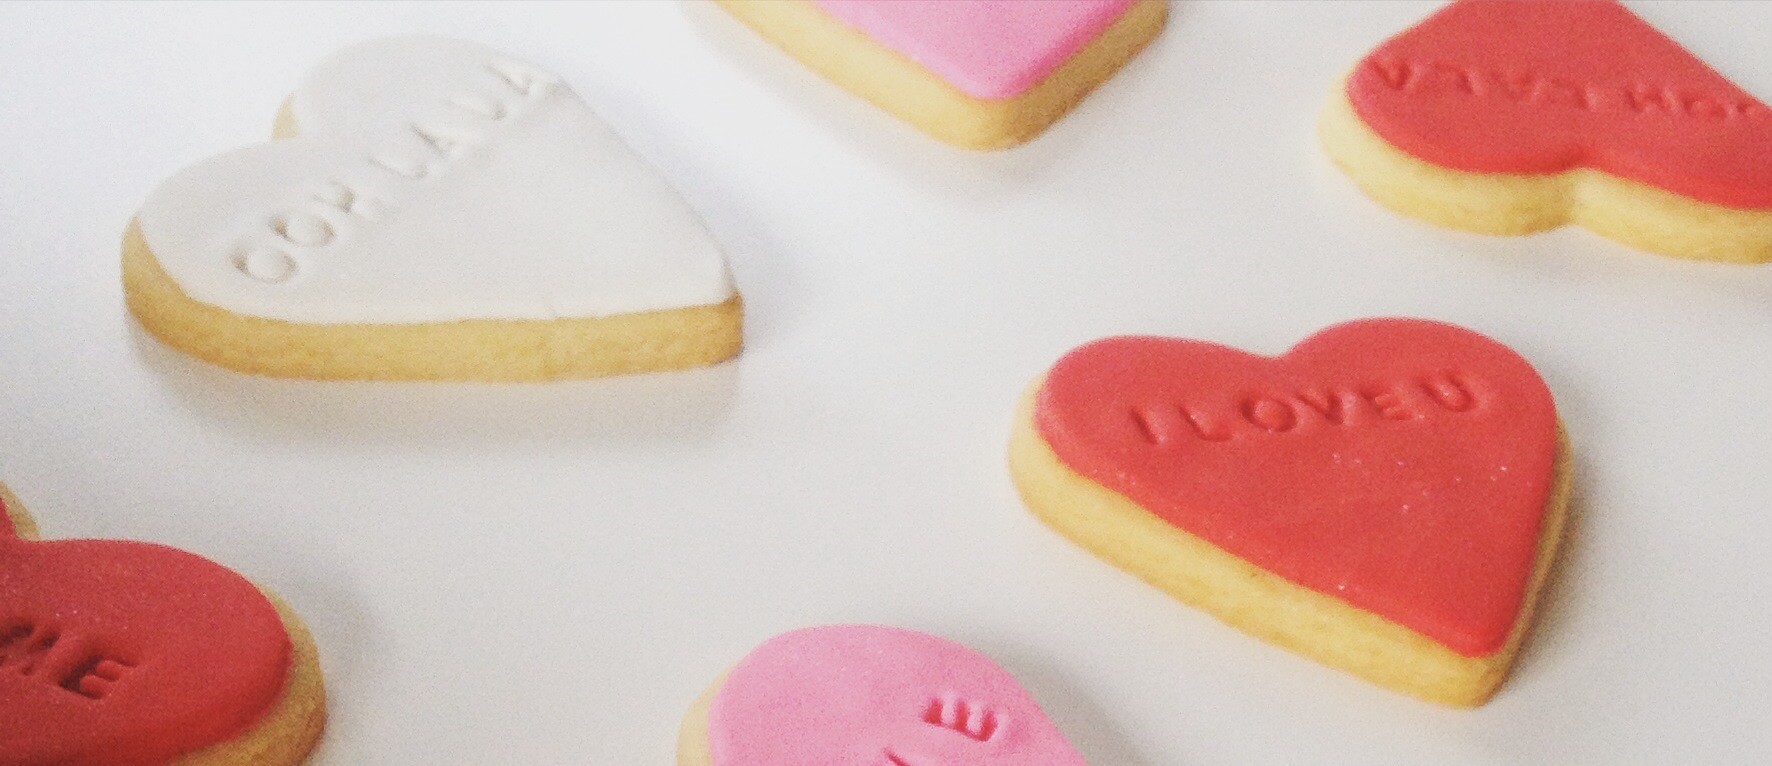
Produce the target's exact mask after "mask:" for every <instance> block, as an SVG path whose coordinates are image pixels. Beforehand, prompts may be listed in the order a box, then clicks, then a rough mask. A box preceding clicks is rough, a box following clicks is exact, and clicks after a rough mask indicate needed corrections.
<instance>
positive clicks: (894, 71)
mask: <svg viewBox="0 0 1772 766" xmlns="http://www.w3.org/2000/svg"><path fill="white" fill-rule="evenodd" d="M716 2H718V3H719V4H720V5H721V6H722V7H724V8H725V9H726V10H727V11H728V12H730V13H731V14H732V15H733V16H736V17H737V18H738V19H739V20H740V21H743V22H744V23H746V24H748V25H750V26H751V27H752V28H754V29H756V30H757V32H758V33H760V34H762V35H763V37H765V38H767V39H769V40H770V41H772V42H774V43H775V44H776V45H777V46H779V47H781V48H782V50H785V51H787V52H788V54H789V55H791V56H793V57H794V58H796V59H799V60H800V61H801V62H802V63H804V64H805V65H806V66H808V67H811V68H812V69H813V70H814V71H817V72H818V73H820V74H822V75H824V76H825V77H826V78H828V79H830V80H831V81H832V82H835V83H837V84H838V85H840V86H842V87H843V88H844V89H846V90H848V91H849V92H851V93H854V94H855V95H857V96H860V97H862V98H864V99H867V100H868V101H871V102H873V104H874V105H875V106H878V107H880V108H881V109H884V110H886V111H887V112H890V113H892V114H894V115H896V116H898V118H899V119H902V120H904V121H906V122H909V123H911V124H912V125H914V126H916V127H917V129H919V130H921V131H923V132H924V133H927V134H929V135H930V136H932V137H934V138H935V139H936V140H939V141H942V142H944V143H948V144H952V145H954V146H958V147H962V148H966V149H1002V148H1005V147H1009V146H1014V145H1016V144H1019V143H1022V142H1024V141H1027V140H1028V139H1031V138H1033V137H1034V136H1036V135H1039V133H1040V132H1041V131H1043V130H1045V129H1046V126H1048V125H1050V124H1052V122H1053V121H1055V120H1057V119H1058V118H1060V117H1063V116H1064V114H1065V113H1066V112H1069V111H1070V110H1071V108H1072V107H1073V106H1076V104H1077V102H1078V101H1080V100H1082V98H1083V96H1085V95H1087V94H1088V93H1089V91H1091V90H1093V89H1095V87H1096V86H1098V85H1100V84H1101V83H1102V82H1104V81H1106V80H1107V79H1108V78H1109V77H1112V76H1113V75H1114V72H1116V71H1118V70H1119V69H1120V67H1121V66H1123V65H1124V64H1125V63H1126V62H1127V61H1128V60H1130V59H1131V58H1132V57H1133V56H1134V55H1136V54H1137V53H1138V52H1139V51H1140V50H1142V49H1143V48H1144V46H1145V45H1146V44H1147V43H1149V42H1150V41H1151V39H1152V38H1154V37H1156V36H1157V33H1158V32H1159V31H1161V30H1162V29H1163V23H1164V21H1165V19H1167V18H1168V15H1169V4H1168V3H1167V2H1164V0H1139V2H1138V3H1136V4H1135V5H1134V6H1133V7H1132V8H1130V9H1128V10H1127V11H1126V13H1125V15H1123V16H1121V17H1120V18H1119V19H1118V20H1116V21H1115V22H1114V23H1113V24H1112V25H1110V26H1109V27H1108V28H1107V29H1106V30H1105V31H1104V32H1103V33H1102V34H1101V35H1100V36H1099V37H1097V38H1095V40H1093V41H1091V42H1090V43H1089V44H1088V45H1086V46H1084V47H1083V48H1082V49H1081V50H1079V51H1078V52H1077V53H1076V54H1074V55H1072V56H1071V57H1070V59H1068V60H1067V61H1065V63H1064V64H1062V65H1060V66H1059V67H1058V69H1056V70H1054V71H1053V72H1052V74H1050V75H1047V76H1046V78H1045V79H1043V80H1041V81H1040V82H1039V83H1037V84H1035V85H1034V86H1033V87H1032V88H1030V89H1028V90H1027V91H1026V92H1024V93H1022V94H1021V95H1019V96H1016V97H1014V98H1009V99H1003V100H985V99H979V98H974V97H972V96H969V95H967V94H965V93H962V92H960V90H958V89H957V88H955V87H954V86H953V85H950V84H948V82H947V81H946V80H943V79H941V78H940V77H939V76H937V75H935V74H934V73H932V72H930V71H929V70H927V69H925V68H923V67H922V66H921V65H919V64H917V63H916V62H914V61H912V60H910V59H909V58H906V57H905V56H904V55H902V54H900V53H898V52H896V51H893V50H891V49H889V48H886V47H885V46H882V45H880V44H879V43H877V42H874V40H873V39H872V38H870V37H868V36H867V35H865V34H862V33H861V32H859V31H857V30H855V29H854V28H852V27H850V26H848V25H846V24H844V23H843V22H842V21H841V20H839V19H837V18H836V17H835V16H832V15H831V14H829V13H827V12H826V11H824V10H823V9H821V8H819V7H818V6H816V5H813V4H812V3H811V2H808V0H774V1H771V2H759V1H757V0H716Z"/></svg>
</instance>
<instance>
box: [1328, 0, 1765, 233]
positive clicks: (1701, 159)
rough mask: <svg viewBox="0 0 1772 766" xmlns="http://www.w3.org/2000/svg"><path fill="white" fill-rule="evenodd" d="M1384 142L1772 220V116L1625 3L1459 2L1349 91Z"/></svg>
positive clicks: (1477, 167)
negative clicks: (1576, 173)
mask: <svg viewBox="0 0 1772 766" xmlns="http://www.w3.org/2000/svg"><path fill="white" fill-rule="evenodd" d="M1347 95H1348V99H1349V101H1351V102H1352V104H1353V107H1354V111H1355V112H1356V113H1357V114H1358V115H1359V116H1360V118H1361V120H1362V121H1363V122H1365V123H1366V124H1367V125H1368V126H1370V127H1371V128H1372V130H1373V131H1374V132H1376V133H1377V134H1378V135H1379V136H1380V137H1382V138H1383V139H1384V140H1385V141H1386V142H1387V143H1389V144H1391V145H1393V146H1395V147H1397V148H1399V149H1401V150H1403V151H1404V152H1407V153H1409V154H1411V155H1414V156H1416V157H1419V158H1421V159H1423V160H1426V161H1428V162H1431V163H1434V164H1436V165H1441V166H1444V167H1448V168H1453V169H1456V170H1464V171H1470V172H1477V173H1522V174H1545V173H1557V172H1562V171H1565V170H1570V169H1573V168H1592V169H1595V170H1601V171H1604V172H1606V173H1609V174H1612V175H1615V176H1619V177H1621V178H1626V179H1629V180H1633V181H1640V182H1643V183H1646V184H1649V185H1651V186H1655V187H1658V188H1661V189H1665V190H1667V191H1670V192H1673V193H1675V194H1679V195H1682V196H1686V197H1690V198H1692V199H1696V200H1700V201H1703V202H1709V203H1713V204H1717V205H1723V206H1728V207H1735V208H1744V209H1772V109H1768V108H1767V107H1766V105H1765V104H1763V103H1761V102H1760V101H1759V100H1757V99H1755V98H1754V97H1753V96H1752V95H1749V94H1748V93H1747V92H1746V91H1743V90H1742V89H1740V88H1738V87H1736V86H1735V85H1734V84H1732V83H1730V82H1729V81H1728V80H1727V79H1725V78H1724V77H1723V76H1722V75H1720V74H1718V73H1717V72H1715V71H1714V70H1712V69H1711V68H1710V67H1709V66H1707V65H1705V63H1704V62H1702V61H1700V60H1699V59H1698V58H1697V57H1695V56H1693V55H1692V54H1691V53H1689V52H1687V51H1686V50H1685V49H1684V48H1681V47H1680V45H1679V44H1678V43H1676V42H1674V41H1673V40H1671V39H1669V38H1668V37H1667V36H1666V35H1663V34H1662V33H1660V32H1658V31H1656V30H1655V29H1654V28H1653V27H1651V26H1649V25H1648V24H1647V23H1646V22H1644V21H1643V20H1642V19H1639V18H1637V17H1636V16H1635V15H1632V14H1631V12H1630V11H1628V10H1626V9H1625V8H1624V6H1622V5H1619V4H1617V3H1615V2H1610V1H1609V0H1608V1H1607V2H1476V1H1473V0H1461V2H1456V3H1453V4H1452V5H1450V6H1448V7H1446V8H1444V9H1442V10H1441V11H1440V12H1438V13H1436V14H1434V15H1433V16H1431V17H1429V18H1428V19H1427V20H1426V21H1423V22H1422V23H1421V24H1419V25H1417V26H1415V27H1414V28H1412V29H1409V30H1407V31H1405V32H1403V33H1402V34H1400V35H1397V36H1396V37H1394V38H1392V39H1391V40H1389V41H1387V42H1385V43H1384V44H1383V45H1380V46H1379V47H1378V48H1377V49H1376V50H1374V51H1372V53H1371V54H1370V55H1368V56H1366V58H1365V59H1363V60H1361V61H1360V63H1359V64H1358V65H1356V67H1355V68H1354V71H1353V73H1352V75H1351V76H1350V77H1349V79H1348V82H1347Z"/></svg>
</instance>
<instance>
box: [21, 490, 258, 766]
mask: <svg viewBox="0 0 1772 766" xmlns="http://www.w3.org/2000/svg"><path fill="white" fill-rule="evenodd" d="M4 516H5V514H4V513H3V512H0V532H3V533H4V534H0V764H6V765H7V766H46V765H48V764H55V765H56V766H138V765H139V766H148V765H149V764H164V763H166V762H168V761H170V760H172V759H173V758H176V757H178V756H180V755H182V754H185V753H189V752H191V751H194V750H198V749H201V748H203V747H206V746H208V745H212V744H215V743H217V742H221V741H223V740H226V739H228V738H231V737H234V736H237V735H238V734H240V733H241V732H242V731H244V730H245V729H246V728H247V727H248V726H250V725H251V724H253V723H254V722H256V721H257V720H258V719H259V718H260V717H262V716H263V715H264V714H265V713H266V712H267V711H268V710H269V708H270V706H271V704H272V703H273V702H275V701H276V699H277V697H278V695H279V694H281V692H282V689H283V685H284V676H285V674H286V673H287V668H288V664H289V654H290V644H289V636H288V634H287V633H286V632H285V631H284V629H283V623H282V621H281V620H280V619H279V618H278V616H277V611H276V609H275V608H274V607H272V606H271V603H270V602H269V601H268V600H267V599H266V598H265V597H264V595H263V594H261V593H260V592H259V591H258V589H256V588H254V587H253V586H252V584H251V583H249V582H247V581H246V580H245V579H243V578H241V577H240V576H239V575H237V574H234V573H233V572H231V571H229V570H227V569H225V568H223V567H221V566H219V565H216V564H214V563H211V562H209V561H207V560H205V559H202V558H199V557H197V556H193V555H191V554H189V553H184V552H182V551H177V550H174V549H171V548H166V547H163V546H159V545H150V544H146V543H136V542H121V541H109V540H66V541H55V542H32V541H26V540H21V539H18V538H17V537H14V536H13V535H12V525H11V524H10V523H9V522H6V521H4V520H3V519H4Z"/></svg>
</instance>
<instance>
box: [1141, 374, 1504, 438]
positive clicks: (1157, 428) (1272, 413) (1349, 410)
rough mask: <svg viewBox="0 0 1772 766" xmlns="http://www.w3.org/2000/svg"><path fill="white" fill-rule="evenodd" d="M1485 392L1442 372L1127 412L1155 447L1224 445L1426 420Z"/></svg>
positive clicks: (1467, 407)
mask: <svg viewBox="0 0 1772 766" xmlns="http://www.w3.org/2000/svg"><path fill="white" fill-rule="evenodd" d="M1484 391H1485V388H1484V387H1483V386H1482V385H1481V384H1480V383H1479V382H1477V381H1475V380H1473V379H1471V378H1469V377H1468V376H1465V375H1461V374H1458V373H1450V372H1441V373H1435V374H1432V375H1424V376H1421V377H1419V378H1416V379H1415V380H1411V381H1406V382H1396V383H1390V384H1384V385H1375V386H1326V387H1321V388H1312V389H1301V390H1296V391H1285V392H1266V393H1260V394H1254V395H1250V396H1245V397H1243V398H1241V399H1239V400H1237V401H1236V403H1235V405H1234V406H1230V407H1224V406H1218V407H1208V406H1203V405H1199V404H1197V403H1172V402H1163V403H1146V404H1140V405H1135V406H1133V407H1132V410H1131V416H1132V423H1133V425H1134V426H1136V427H1137V429H1138V433H1139V435H1140V436H1141V437H1142V438H1143V439H1144V441H1146V442H1148V443H1150V444H1153V445H1157V446H1165V445H1175V444H1180V443H1185V442H1193V441H1205V442H1228V441H1231V440H1234V439H1241V438H1246V437H1252V436H1268V435H1273V434H1292V433H1306V432H1310V431H1312V430H1315V428H1314V427H1323V426H1328V427H1343V428H1357V427H1361V426H1370V425H1376V424H1379V423H1382V422H1384V421H1387V420H1392V421H1403V420H1425V419H1428V418H1434V417H1439V416H1443V415H1458V414H1461V413H1469V412H1474V411H1476V410H1478V409H1480V408H1482V407H1483V406H1484V404H1485V401H1484V398H1483V392H1484Z"/></svg>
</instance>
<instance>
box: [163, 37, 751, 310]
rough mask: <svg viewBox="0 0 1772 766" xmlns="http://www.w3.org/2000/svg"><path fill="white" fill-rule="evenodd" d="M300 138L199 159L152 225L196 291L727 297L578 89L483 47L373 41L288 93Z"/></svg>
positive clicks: (240, 305) (577, 302)
mask: <svg viewBox="0 0 1772 766" xmlns="http://www.w3.org/2000/svg"><path fill="white" fill-rule="evenodd" d="M287 117H288V123H289V126H290V127H293V128H294V130H295V131H296V132H297V133H298V135H297V136H296V137H294V138H288V139H284V140H280V141H274V142H271V143H269V144H263V145H259V146H253V147H248V148H245V149H241V150H237V151H234V152H230V153H228V154H224V155H221V156H217V157H213V158H210V159H208V160H205V161H203V162H200V163H198V164H196V165H194V166H191V167H189V168H186V169H185V170H183V171H181V172H180V173H178V174H177V175H175V176H174V177H172V178H171V179H169V180H167V181H166V182H165V183H164V184H162V185H161V186H160V188H159V189H157V190H155V191H154V193H153V194H152V195H151V196H150V197H149V198H148V201H147V203H146V204H145V205H143V207H142V210H141V214H140V217H139V223H140V226H141V231H142V234H143V237H144V239H145V241H146V243H147V245H148V247H149V249H150V250H152V251H153V253H154V255H155V256H156V258H157V259H158V260H159V262H160V264H161V266H162V267H163V268H164V269H165V271H166V272H167V274H169V275H170V276H171V277H172V279H173V280H174V281H176V282H177V283H178V285H179V287H180V288H181V289H183V290H184V291H185V293H186V294H188V295H189V296H190V297H191V298H193V299H195V300H198V301H201V302H204V303H209V304H212V305H215V306H219V307H221V308H224V309H228V310H230V311H233V312H235V313H240V314H247V315H252V316H260V317H268V318H273V319H282V320H289V321H296V322H307V323H317V324H329V323H415V322H441V321H453V320H462V319H535V320H548V319H559V318H576V317H596V316H606V315H610V314H620V313H628V312H637V311H651V310H661V309H673V308H683V307H688V306H700V305H709V304H714V303H720V302H722V301H725V300H726V299H728V298H730V297H732V295H733V286H732V281H731V278H730V277H729V275H728V273H727V269H726V263H725V260H724V257H723V256H722V255H721V253H720V250H719V248H718V247H717V246H716V245H715V243H714V241H713V240H712V239H711V238H710V237H709V236H708V233H707V231H706V230H705V229H704V227H703V226H702V224H701V221H700V220H699V219H698V218H697V217H696V215H695V214H694V213H693V212H692V211H691V210H690V209H689V207H688V206H687V205H686V204H685V203H684V202H683V200H682V199H681V198H680V197H679V196H678V195H677V193H676V191H675V190H673V189H672V188H671V187H670V186H669V185H668V184H667V183H665V181H664V180H663V179H662V178H660V177H659V175H658V174H657V173H656V172H654V171H653V170H652V169H651V168H650V167H648V166H647V165H646V163H645V162H643V161H642V160H641V159H640V158H639V157H638V156H637V155H635V154H634V152H633V151H632V150H630V149H629V148H628V147H627V146H626V145H625V144H623V143H622V141H621V139H620V138H619V137H617V136H616V135H615V133H614V132H613V131H611V130H610V129H609V127H608V126H607V125H605V124H604V123H603V122H602V121H601V120H599V119H598V118H597V116H596V115H595V114H593V113H592V112H591V110H590V108H589V107H587V106H586V105H585V103H584V102H583V101H582V100H580V99H579V97H578V96H577V95H576V94H574V93H573V92H572V91H571V89H570V88H568V87H567V86H566V85H565V84H564V83H562V82H560V80H559V79H558V78H556V77H554V76H553V75H551V74H548V73H547V72H544V71H542V70H541V69H539V68H537V67H534V66H532V65H529V64H525V63H523V62H519V61H516V60H514V59H511V58H508V57H505V56H502V55H500V54H498V53H496V52H493V51H491V50H487V49H485V48H482V47H480V46H477V45H473V44H469V43H465V42H459V41H455V40H448V39H442V38H431V37H404V38H392V39H384V40H377V41H373V42H368V43H364V44H361V45H357V46H354V47H351V48H347V49H345V50H343V51H340V52H339V53H337V54H334V55H333V56H332V57H331V58H328V59H327V60H326V61H324V62H322V63H321V64H320V65H319V66H317V67H316V68H315V69H314V70H313V71H312V72H310V73H309V74H308V76H307V77H306V79H305V80H303V82H302V83H301V85H300V87H299V88H297V90H296V91H295V93H294V94H293V96H291V98H290V100H289V104H288V115H287Z"/></svg>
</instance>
